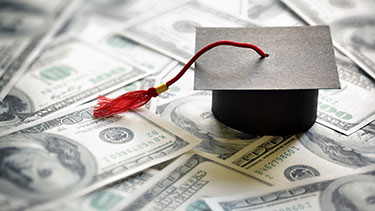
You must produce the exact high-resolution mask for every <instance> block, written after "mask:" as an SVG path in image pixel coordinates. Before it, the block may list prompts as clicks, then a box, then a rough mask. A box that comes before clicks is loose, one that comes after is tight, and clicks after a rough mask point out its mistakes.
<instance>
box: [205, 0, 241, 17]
mask: <svg viewBox="0 0 375 211" xmlns="http://www.w3.org/2000/svg"><path fill="white" fill-rule="evenodd" d="M198 2H199V3H202V4H205V5H207V6H209V7H211V8H214V9H217V10H220V11H223V12H225V13H230V14H232V15H234V16H239V17H241V9H242V0H231V1H227V0H198Z"/></svg>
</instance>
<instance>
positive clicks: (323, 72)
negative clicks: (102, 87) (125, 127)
mask: <svg viewBox="0 0 375 211" xmlns="http://www.w3.org/2000/svg"><path fill="white" fill-rule="evenodd" d="M250 43H251V44H250ZM219 45H232V46H221V47H219V48H214V47H216V46H219ZM233 46H236V47H241V48H234V47H233ZM257 46H259V47H260V48H262V49H263V50H265V51H266V52H267V53H268V54H269V56H268V55H267V54H265V53H264V52H263V51H262V50H261V49H260V48H258V47H257ZM244 48H252V49H253V50H255V51H256V52H257V53H258V54H259V55H260V56H261V57H259V56H257V55H256V54H254V53H253V52H249V50H248V49H244ZM210 49H211V50H210ZM208 50H210V51H208ZM203 53H205V55H204V56H202V57H201V58H200V59H199V60H197V59H198V57H199V56H201V55H202V54H203ZM266 57H267V58H266ZM195 60H197V62H196V64H195V80H194V88H195V89H200V90H212V112H213V114H214V116H215V117H216V118H217V119H218V120H219V121H221V122H222V123H224V124H226V125H228V126H230V127H232V128H234V129H237V130H241V131H244V132H247V133H251V134H263V135H282V134H293V133H298V132H302V131H306V130H308V129H309V128H310V127H311V126H312V125H313V124H314V122H315V119H316V114H317V101H318V89H329V88H339V86H340V85H339V80H338V73H337V68H336V63H335V57H334V52H333V46H332V41H331V35H330V31H329V28H328V26H307V27H266V28H197V30H196V55H195V56H194V57H193V58H192V59H191V60H190V61H189V62H188V63H187V64H186V65H185V67H184V68H183V69H182V70H181V72H180V73H179V74H178V75H177V76H176V77H174V78H173V79H171V80H170V81H168V82H167V83H165V84H162V85H161V86H158V87H155V88H154V87H152V88H150V89H148V90H139V91H133V92H130V93H126V94H124V95H121V96H119V97H117V98H115V99H108V98H105V97H103V96H100V97H99V105H98V106H97V107H96V110H95V111H94V116H96V117H105V116H110V115H113V114H115V113H121V112H123V111H126V110H128V109H132V108H137V107H139V106H142V105H144V104H145V103H147V101H148V100H149V99H150V98H151V97H155V96H157V95H158V94H160V93H161V92H163V91H165V90H167V89H168V87H169V86H170V85H171V84H173V83H174V82H175V81H176V80H178V79H179V78H180V77H181V76H182V75H183V73H184V72H185V71H186V70H187V69H188V68H189V67H190V66H191V65H192V63H193V62H194V61H195Z"/></svg>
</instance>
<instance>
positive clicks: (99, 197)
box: [54, 169, 158, 211]
mask: <svg viewBox="0 0 375 211" xmlns="http://www.w3.org/2000/svg"><path fill="white" fill-rule="evenodd" d="M157 173H158V171H156V170H152V169H149V170H146V171H144V172H140V173H137V174H136V175H134V176H130V177H127V178H125V179H122V180H119V181H116V182H115V183H113V184H109V185H107V186H105V187H104V188H101V189H99V190H96V191H94V192H92V193H89V194H88V195H85V196H82V197H80V198H78V199H76V200H73V201H70V202H68V203H65V204H64V205H62V206H59V207H57V208H56V209H54V210H62V211H82V210H85V211H100V210H111V209H113V207H115V206H116V205H117V204H118V203H121V202H122V201H124V200H127V199H128V198H129V197H130V196H131V194H132V193H134V192H135V191H136V190H138V189H139V188H141V187H142V186H143V185H144V183H145V182H147V181H148V180H149V179H151V178H152V177H154V176H155V175H157Z"/></svg>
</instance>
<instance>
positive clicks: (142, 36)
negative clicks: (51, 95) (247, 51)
mask: <svg viewBox="0 0 375 211" xmlns="http://www.w3.org/2000/svg"><path fill="white" fill-rule="evenodd" d="M215 26H220V27H242V26H254V25H253V24H252V23H250V22H248V21H245V20H242V19H240V18H238V17H235V16H233V15H230V14H227V13H223V12H221V11H218V10H215V9H212V8H210V7H207V6H205V5H203V4H201V3H199V2H197V1H191V2H188V3H186V4H183V5H182V6H180V7H177V8H174V9H172V10H170V11H168V12H164V13H162V14H161V15H159V16H157V17H153V18H151V19H149V20H146V21H144V22H141V23H139V24H135V25H133V26H130V27H127V28H125V29H124V30H123V31H122V33H123V34H124V35H125V36H126V37H129V38H131V39H133V40H135V41H137V42H139V43H141V44H144V45H146V46H148V47H151V48H153V49H155V50H158V51H160V52H162V53H164V54H166V55H168V56H170V57H172V58H174V59H177V60H179V61H180V62H183V63H186V62H187V61H188V60H189V59H190V58H191V57H192V55H193V54H194V42H195V36H194V34H195V27H215Z"/></svg>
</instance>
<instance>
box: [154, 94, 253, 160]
mask: <svg viewBox="0 0 375 211" xmlns="http://www.w3.org/2000/svg"><path fill="white" fill-rule="evenodd" d="M211 98H212V97H211V93H210V92H196V93H195V94H191V95H187V96H183V97H181V98H178V99H176V100H172V101H171V102H169V103H166V104H163V105H159V106H158V107H157V108H156V113H157V114H158V115H160V116H161V117H162V118H164V119H167V120H168V121H170V122H172V123H174V124H176V125H177V126H179V127H181V128H182V129H184V130H186V131H188V132H189V133H191V134H193V135H195V136H196V137H198V138H200V139H202V142H201V143H200V144H199V145H198V146H197V147H196V148H195V149H196V150H198V151H202V152H205V153H209V154H212V155H215V156H217V157H219V158H220V159H227V158H229V157H230V156H232V155H233V154H235V153H236V152H238V151H240V150H241V149H242V148H244V147H246V146H247V145H249V144H250V143H252V142H254V141H256V140H257V139H259V138H260V137H259V136H256V135H249V134H246V133H243V132H240V131H238V130H234V129H232V128H230V127H228V126H226V125H224V124H223V123H221V122H219V121H218V120H216V119H215V117H214V116H213V114H212V112H211V101H212V99H211Z"/></svg>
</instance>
